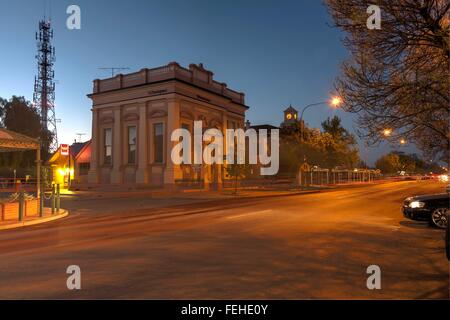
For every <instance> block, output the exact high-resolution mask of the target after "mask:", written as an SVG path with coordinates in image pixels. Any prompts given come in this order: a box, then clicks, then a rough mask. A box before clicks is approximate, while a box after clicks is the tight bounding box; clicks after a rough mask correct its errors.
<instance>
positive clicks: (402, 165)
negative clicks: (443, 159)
mask: <svg viewBox="0 0 450 320" xmlns="http://www.w3.org/2000/svg"><path fill="white" fill-rule="evenodd" d="M375 165H376V167H377V168H378V169H380V170H381V171H382V172H383V173H388V174H389V173H396V172H398V171H405V172H407V173H429V172H435V173H440V172H444V171H443V169H442V167H440V166H439V165H438V164H437V163H435V162H429V161H424V160H422V159H420V158H419V156H417V154H406V153H404V152H400V151H392V152H390V153H388V154H386V155H384V156H382V157H380V158H379V159H378V160H377V161H376V163H375Z"/></svg>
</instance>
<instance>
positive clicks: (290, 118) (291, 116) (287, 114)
mask: <svg viewBox="0 0 450 320" xmlns="http://www.w3.org/2000/svg"><path fill="white" fill-rule="evenodd" d="M297 121H298V111H297V110H295V109H294V108H293V107H292V106H291V105H289V108H287V109H286V110H284V118H283V123H282V124H281V125H282V126H285V125H290V124H293V123H296V122H297Z"/></svg>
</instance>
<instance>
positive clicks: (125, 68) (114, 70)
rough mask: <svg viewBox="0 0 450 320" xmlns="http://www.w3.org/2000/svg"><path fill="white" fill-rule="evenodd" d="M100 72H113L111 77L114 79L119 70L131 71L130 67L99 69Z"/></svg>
mask: <svg viewBox="0 0 450 320" xmlns="http://www.w3.org/2000/svg"><path fill="white" fill-rule="evenodd" d="M98 69H99V70H111V77H114V73H115V72H116V71H119V70H130V68H128V67H107V68H98Z"/></svg>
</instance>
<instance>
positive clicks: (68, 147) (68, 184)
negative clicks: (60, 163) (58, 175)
mask: <svg viewBox="0 0 450 320" xmlns="http://www.w3.org/2000/svg"><path fill="white" fill-rule="evenodd" d="M67 150H68V152H69V155H68V157H69V178H68V179H67V188H68V189H70V183H71V179H70V178H71V172H72V168H71V167H70V146H69V145H68V146H67Z"/></svg>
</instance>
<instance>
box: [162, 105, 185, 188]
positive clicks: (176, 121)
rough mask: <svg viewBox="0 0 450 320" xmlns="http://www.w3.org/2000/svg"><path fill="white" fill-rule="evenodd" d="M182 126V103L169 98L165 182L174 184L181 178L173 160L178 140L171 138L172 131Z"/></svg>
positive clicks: (179, 170) (178, 168)
mask: <svg viewBox="0 0 450 320" xmlns="http://www.w3.org/2000/svg"><path fill="white" fill-rule="evenodd" d="M179 128H180V103H179V102H178V101H177V100H175V99H170V100H168V105H167V129H166V133H167V136H166V159H165V162H166V168H165V170H164V184H167V185H174V184H175V180H176V179H179V178H181V176H182V175H181V169H180V166H179V165H174V164H173V162H172V157H171V153H172V149H173V147H174V146H175V145H176V144H177V143H178V142H176V141H175V142H173V141H171V140H170V137H171V135H172V132H173V131H174V130H175V129H179Z"/></svg>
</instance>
